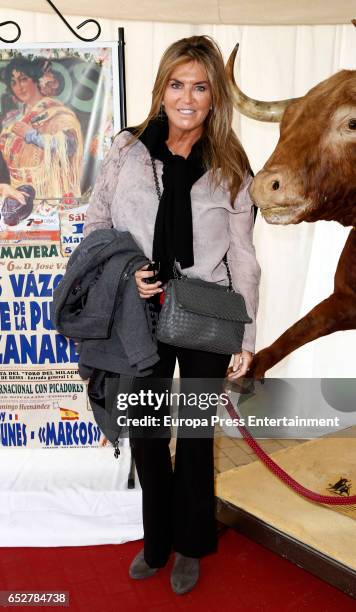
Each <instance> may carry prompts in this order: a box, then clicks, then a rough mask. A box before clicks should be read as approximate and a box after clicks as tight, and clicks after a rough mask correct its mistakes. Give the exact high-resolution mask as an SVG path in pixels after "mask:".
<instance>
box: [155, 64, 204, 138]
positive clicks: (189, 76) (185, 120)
mask: <svg viewBox="0 0 356 612" xmlns="http://www.w3.org/2000/svg"><path fill="white" fill-rule="evenodd" d="M163 103H164V110H165V111H166V114H167V116H168V123H169V126H170V127H172V126H173V127H175V128H177V129H178V130H183V131H191V130H197V129H198V128H201V129H202V128H203V124H204V121H205V119H206V117H207V115H208V113H209V110H210V107H211V105H212V95H211V87H210V84H209V81H208V76H207V74H206V70H205V68H204V66H203V65H202V64H200V63H199V62H198V61H195V60H192V61H189V62H186V63H185V64H181V65H180V66H178V67H177V68H175V69H174V70H173V71H172V73H171V74H170V78H169V80H168V83H167V87H166V91H165V93H164V96H163Z"/></svg>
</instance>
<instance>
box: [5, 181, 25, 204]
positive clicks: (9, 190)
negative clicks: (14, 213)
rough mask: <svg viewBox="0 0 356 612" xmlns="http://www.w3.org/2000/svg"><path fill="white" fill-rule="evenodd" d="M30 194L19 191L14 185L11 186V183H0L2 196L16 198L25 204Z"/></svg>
mask: <svg viewBox="0 0 356 612" xmlns="http://www.w3.org/2000/svg"><path fill="white" fill-rule="evenodd" d="M28 196H29V194H28V193H24V192H22V191H18V190H17V189H14V187H11V185H7V184H6V183H1V184H0V198H3V199H5V198H14V200H17V201H18V202H20V204H22V205H23V206H25V204H26V198H27V197H28Z"/></svg>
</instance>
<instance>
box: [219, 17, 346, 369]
mask: <svg viewBox="0 0 356 612" xmlns="http://www.w3.org/2000/svg"><path fill="white" fill-rule="evenodd" d="M353 23H354V25H356V22H353ZM237 49H238V46H236V47H235V49H234V51H233V52H232V54H231V55H230V58H229V60H228V62H227V65H226V72H227V75H228V79H229V81H230V83H231V86H232V88H233V92H234V99H235V106H236V108H238V110H239V111H240V112H241V113H242V114H244V115H246V116H248V117H251V118H253V119H256V120H259V121H273V122H280V138H279V141H278V143H277V146H276V149H275V151H274V152H273V153H272V155H271V157H270V158H269V159H268V161H267V162H266V163H265V165H264V167H263V168H262V170H260V171H259V172H258V173H257V175H256V176H255V178H254V180H253V183H252V187H251V195H252V197H253V199H254V201H255V202H256V204H257V206H258V207H259V209H260V211H261V213H262V216H263V218H264V219H265V220H266V221H267V223H271V224H283V225H286V224H290V223H293V224H297V223H300V222H301V221H307V222H314V221H319V220H325V221H337V222H338V223H340V224H341V225H343V226H351V227H352V229H351V231H350V233H349V236H348V238H347V241H346V244H345V246H344V249H343V251H342V253H341V256H340V260H339V263H338V266H337V269H336V274H335V279H334V291H333V293H332V294H331V295H330V296H329V297H328V298H326V299H325V300H323V301H322V302H321V303H320V304H318V305H317V306H315V307H314V308H313V309H312V310H311V311H310V312H308V313H307V314H306V315H305V316H304V317H302V318H301V319H300V320H299V321H297V322H296V323H295V324H294V325H292V326H291V327H289V328H288V329H287V330H286V331H285V332H284V333H283V334H282V335H281V336H280V337H279V338H277V340H276V341H275V342H273V343H272V344H271V345H270V346H268V347H266V348H264V349H262V350H260V351H259V352H258V353H257V354H256V355H255V358H254V362H253V364H252V367H251V369H250V372H249V374H250V376H253V377H254V378H263V377H264V374H265V372H266V371H267V370H269V369H270V368H272V367H273V366H274V365H275V364H277V363H278V362H279V361H281V360H282V359H283V358H284V357H286V356H287V355H289V354H290V353H291V352H293V351H294V350H296V349H297V348H299V347H301V346H302V345H304V344H306V343H308V342H311V341H312V340H315V339H317V338H319V337H321V336H325V335H327V334H331V333H333V332H336V331H341V330H349V329H355V328H356V232H355V224H356V70H341V71H339V72H337V73H336V74H334V75H332V76H331V77H329V78H328V79H326V80H324V81H323V82H321V83H319V84H318V85H316V86H315V87H313V88H312V89H311V90H310V91H308V92H307V93H306V94H305V95H304V96H303V97H301V98H295V99H288V100H280V101H276V102H262V101H259V100H254V99H252V98H249V97H248V96H247V95H245V94H244V93H243V92H242V91H241V90H240V89H239V87H238V86H237V84H236V81H235V78H234V62H235V57H236V53H237Z"/></svg>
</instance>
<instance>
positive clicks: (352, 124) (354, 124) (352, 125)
mask: <svg viewBox="0 0 356 612" xmlns="http://www.w3.org/2000/svg"><path fill="white" fill-rule="evenodd" d="M349 129H350V130H356V119H350V121H349Z"/></svg>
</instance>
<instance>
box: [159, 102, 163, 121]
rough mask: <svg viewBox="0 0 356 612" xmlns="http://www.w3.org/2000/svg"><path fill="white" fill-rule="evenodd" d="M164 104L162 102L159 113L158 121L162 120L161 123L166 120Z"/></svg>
mask: <svg viewBox="0 0 356 612" xmlns="http://www.w3.org/2000/svg"><path fill="white" fill-rule="evenodd" d="M163 107H164V102H161V106H160V108H159V113H158V119H160V120H161V121H163V119H164V109H163Z"/></svg>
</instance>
